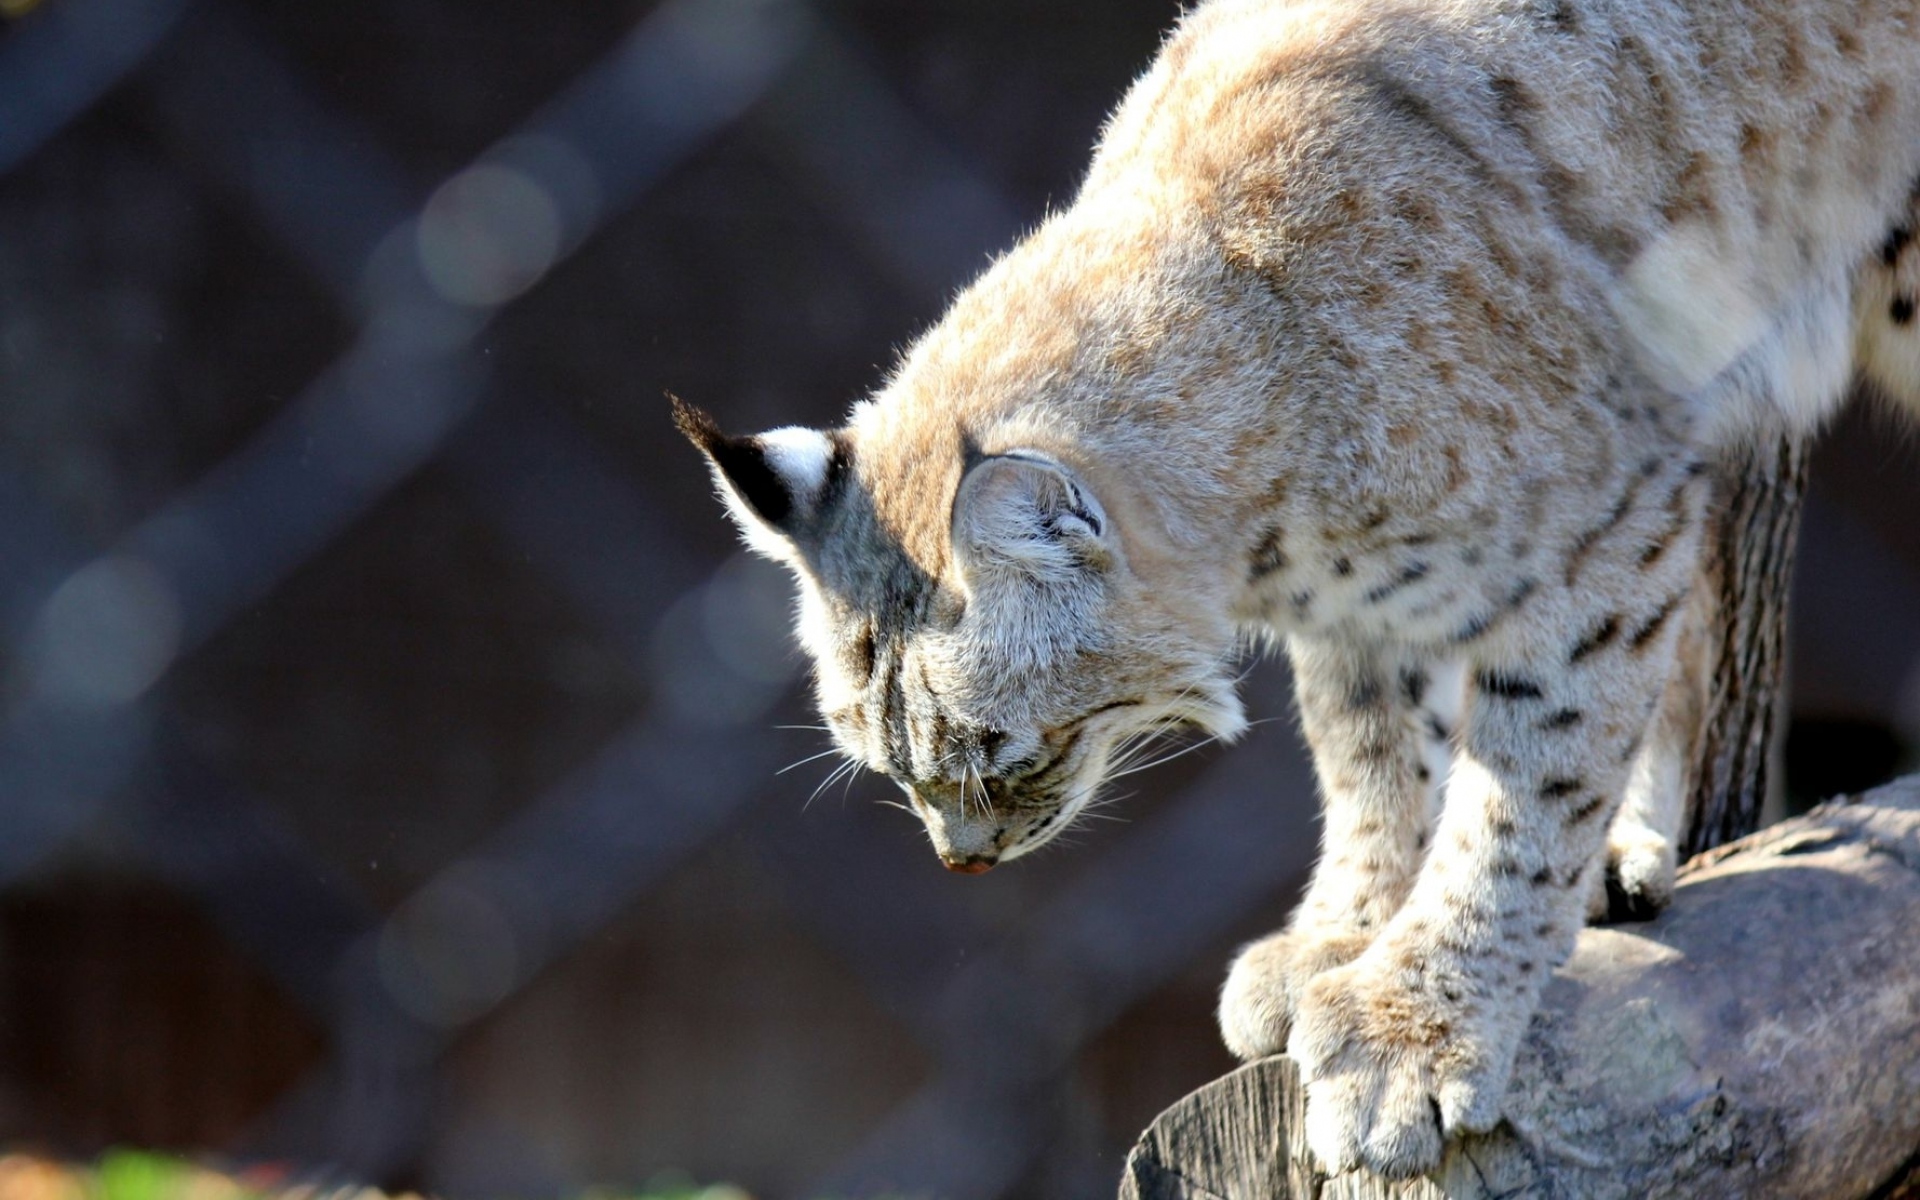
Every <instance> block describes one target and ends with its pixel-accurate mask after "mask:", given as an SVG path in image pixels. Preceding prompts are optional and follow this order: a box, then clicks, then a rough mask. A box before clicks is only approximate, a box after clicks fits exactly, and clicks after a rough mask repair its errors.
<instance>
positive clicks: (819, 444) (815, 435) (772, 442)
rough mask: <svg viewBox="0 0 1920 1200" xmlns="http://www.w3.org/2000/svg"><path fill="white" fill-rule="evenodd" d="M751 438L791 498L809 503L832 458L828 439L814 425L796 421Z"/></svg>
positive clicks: (818, 489) (816, 492) (818, 487)
mask: <svg viewBox="0 0 1920 1200" xmlns="http://www.w3.org/2000/svg"><path fill="white" fill-rule="evenodd" d="M754 440H755V441H757V442H759V443H760V447H761V449H763V450H765V451H766V454H767V463H768V465H769V466H771V467H772V468H773V469H774V470H775V471H777V472H779V474H780V478H782V479H784V480H786V482H787V490H788V491H789V492H791V493H792V494H793V496H794V499H795V500H796V501H797V502H799V503H800V504H801V505H808V504H811V503H812V502H813V500H814V498H815V497H816V496H818V495H819V494H820V485H822V484H824V483H825V482H826V481H827V465H828V464H829V463H831V462H832V461H833V442H832V440H830V439H829V438H828V437H827V435H826V434H824V433H821V432H820V431H819V430H818V429H804V428H801V427H800V426H798V425H789V426H786V427H785V428H783V429H769V430H767V432H765V433H763V434H760V435H758V436H757V437H756V438H755V439H754Z"/></svg>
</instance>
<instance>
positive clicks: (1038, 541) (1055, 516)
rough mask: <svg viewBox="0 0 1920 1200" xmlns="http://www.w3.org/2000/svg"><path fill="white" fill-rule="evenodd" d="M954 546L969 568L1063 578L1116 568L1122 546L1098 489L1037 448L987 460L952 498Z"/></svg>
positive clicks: (970, 473)
mask: <svg viewBox="0 0 1920 1200" xmlns="http://www.w3.org/2000/svg"><path fill="white" fill-rule="evenodd" d="M953 547H954V553H955V554H956V555H957V556H958V557H959V560H960V565H961V566H962V568H963V569H967V570H975V571H977V570H1013V571H1019V572H1021V573H1023V574H1026V575H1029V576H1032V577H1034V578H1038V579H1043V580H1056V581H1065V580H1067V579H1071V578H1075V577H1081V576H1085V575H1086V574H1088V573H1090V572H1097V571H1103V570H1105V569H1106V568H1108V567H1109V566H1111V565H1112V564H1113V561H1114V558H1115V552H1116V549H1117V547H1118V542H1117V540H1116V539H1115V538H1114V536H1113V530H1112V528H1111V526H1110V524H1109V522H1108V520H1107V514H1106V512H1105V510H1103V509H1102V508H1101V507H1100V502H1099V501H1098V500H1097V499H1095V498H1094V495H1093V490H1092V489H1091V488H1089V487H1088V486H1087V484H1086V482H1085V481H1084V480H1082V479H1081V478H1080V477H1079V476H1078V475H1076V474H1074V472H1073V471H1072V469H1071V468H1069V467H1067V466H1066V465H1064V464H1063V463H1061V462H1059V461H1058V460H1056V459H1054V458H1051V457H1049V456H1047V455H1045V454H1041V453H1040V452H1038V451H1035V450H1014V451H1009V452H1008V453H1005V454H997V455H994V456H992V457H990V458H982V459H980V460H979V461H978V462H976V463H975V464H974V465H973V466H972V467H970V468H969V469H968V471H967V473H966V475H965V476H964V477H963V478H962V479H961V480H960V489H959V491H958V492H957V493H956V494H955V496H954V500H953Z"/></svg>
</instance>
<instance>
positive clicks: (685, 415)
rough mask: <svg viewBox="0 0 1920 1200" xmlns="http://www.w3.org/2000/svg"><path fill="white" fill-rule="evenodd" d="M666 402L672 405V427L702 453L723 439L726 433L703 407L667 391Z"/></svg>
mask: <svg viewBox="0 0 1920 1200" xmlns="http://www.w3.org/2000/svg"><path fill="white" fill-rule="evenodd" d="M667 402H668V403H669V404H671V405H673V427H674V428H675V429H678V430H679V431H680V433H681V435H682V436H684V437H685V438H686V439H687V440H688V441H690V442H692V443H693V444H694V445H695V446H697V447H699V449H700V452H701V453H702V454H707V453H711V452H712V448H713V444H714V443H715V442H720V441H725V440H726V436H727V435H726V434H724V433H721V432H720V426H719V424H718V423H717V422H715V421H714V419H713V418H712V417H710V416H708V415H707V414H706V412H705V410H703V409H699V408H696V407H694V406H693V405H691V404H688V403H687V402H686V401H685V400H682V399H681V398H680V397H678V396H676V395H674V394H673V393H672V392H668V393H667Z"/></svg>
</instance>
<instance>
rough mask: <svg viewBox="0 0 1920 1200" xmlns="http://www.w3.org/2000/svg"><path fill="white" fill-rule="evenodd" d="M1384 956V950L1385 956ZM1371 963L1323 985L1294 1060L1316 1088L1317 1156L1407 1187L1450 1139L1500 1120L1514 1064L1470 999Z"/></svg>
mask: <svg viewBox="0 0 1920 1200" xmlns="http://www.w3.org/2000/svg"><path fill="white" fill-rule="evenodd" d="M1379 949H1380V947H1375V950H1376V951H1378V950H1379ZM1386 963H1387V960H1386V956H1384V955H1377V954H1369V955H1367V956H1365V957H1363V958H1361V959H1360V960H1358V961H1356V962H1354V963H1352V964H1350V965H1348V966H1345V967H1340V968H1336V969H1335V970H1332V971H1328V972H1326V973H1325V974H1323V975H1321V976H1319V977H1318V978H1317V979H1314V980H1313V981H1312V982H1311V983H1309V984H1308V985H1307V987H1306V990H1305V991H1304V992H1303V993H1302V995H1301V996H1300V1000H1299V1004H1298V1012H1297V1013H1296V1016H1295V1021H1294V1029H1293V1036H1292V1038H1291V1040H1290V1041H1289V1043H1288V1046H1287V1051H1288V1053H1289V1054H1291V1055H1292V1056H1293V1057H1294V1058H1295V1059H1296V1060H1297V1061H1298V1062H1299V1064H1300V1070H1301V1074H1302V1077H1303V1078H1304V1079H1305V1081H1306V1090H1307V1116H1306V1135H1307V1145H1308V1147H1309V1148H1310V1149H1311V1150H1312V1151H1313V1153H1314V1155H1315V1157H1317V1158H1318V1159H1319V1160H1320V1162H1321V1165H1322V1166H1323V1167H1324V1169H1326V1170H1327V1171H1328V1172H1329V1173H1332V1174H1339V1173H1340V1172H1342V1171H1349V1170H1352V1169H1354V1168H1356V1167H1362V1166H1364V1167H1366V1168H1367V1169H1369V1170H1371V1171H1374V1172H1375V1173H1377V1174H1380V1175H1383V1176H1386V1177H1387V1178H1389V1179H1406V1178H1410V1177H1412V1176H1415V1175H1419V1174H1422V1173H1424V1172H1427V1171H1431V1170H1433V1169H1434V1168H1435V1167H1437V1166H1438V1165H1439V1163H1440V1153H1441V1150H1442V1148H1443V1146H1444V1144H1445V1139H1446V1138H1447V1137H1448V1136H1449V1135H1451V1134H1454V1133H1456V1132H1459V1131H1461V1130H1475V1131H1478V1130H1485V1129H1489V1128H1491V1127H1492V1126H1493V1125H1494V1123H1495V1122H1497V1121H1498V1120H1499V1118H1500V1100H1501V1097H1502V1096H1503V1095H1504V1093H1505V1092H1506V1087H1507V1076H1508V1074H1509V1072H1510V1070H1511V1065H1512V1061H1513V1049H1514V1047H1512V1046H1507V1045H1503V1044H1501V1042H1502V1040H1503V1039H1502V1038H1501V1037H1500V1035H1499V1034H1498V1033H1496V1032H1494V1030H1495V1029H1497V1028H1498V1027H1499V1026H1500V1025H1501V1024H1503V1023H1502V1022H1499V1021H1497V1020H1489V1019H1488V1018H1489V1016H1490V1014H1488V1013H1485V1012H1482V1011H1480V1010H1479V1007H1478V1005H1479V1004H1480V1003H1484V1001H1481V1002H1476V1001H1475V1000H1474V999H1472V998H1471V996H1470V991H1471V990H1477V989H1468V988H1467V987H1465V986H1463V985H1462V983H1461V982H1453V981H1444V980H1441V979H1437V978H1435V976H1434V975H1433V974H1432V973H1430V972H1428V971H1426V970H1423V969H1422V968H1421V967H1419V966H1416V965H1407V966H1391V965H1386Z"/></svg>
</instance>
